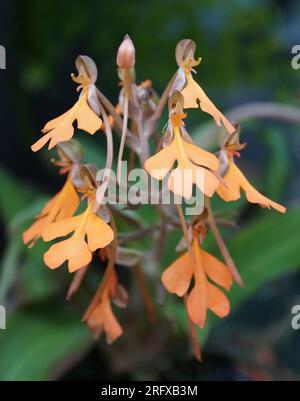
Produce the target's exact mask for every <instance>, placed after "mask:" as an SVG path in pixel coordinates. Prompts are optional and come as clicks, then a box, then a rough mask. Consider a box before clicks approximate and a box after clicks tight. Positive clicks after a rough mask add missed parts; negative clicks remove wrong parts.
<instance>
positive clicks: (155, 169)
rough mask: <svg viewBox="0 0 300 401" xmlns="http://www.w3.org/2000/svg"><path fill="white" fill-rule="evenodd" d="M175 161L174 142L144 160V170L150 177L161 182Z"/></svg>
mask: <svg viewBox="0 0 300 401" xmlns="http://www.w3.org/2000/svg"><path fill="white" fill-rule="evenodd" d="M175 160H176V149H175V144H174V142H172V143H171V144H170V145H169V146H167V147H166V148H164V149H162V150H161V151H159V152H158V153H157V154H156V155H154V156H152V157H150V158H149V159H148V160H146V162H145V165H144V168H145V170H146V171H147V172H148V173H149V174H150V175H151V176H152V177H154V178H156V179H157V180H162V179H163V178H164V177H165V176H166V175H167V173H168V172H169V171H170V170H171V168H172V167H173V164H174V163H175Z"/></svg>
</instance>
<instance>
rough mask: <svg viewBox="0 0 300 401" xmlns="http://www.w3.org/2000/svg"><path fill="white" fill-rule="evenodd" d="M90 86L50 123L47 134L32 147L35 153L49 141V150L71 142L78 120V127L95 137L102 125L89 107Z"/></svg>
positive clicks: (47, 125) (45, 128) (44, 129)
mask: <svg viewBox="0 0 300 401" xmlns="http://www.w3.org/2000/svg"><path fill="white" fill-rule="evenodd" d="M88 96H89V86H87V87H85V88H84V89H83V93H82V94H81V96H80V97H79V99H78V101H77V102H76V103H75V104H74V106H73V107H72V108H71V109H69V110H68V111H67V112H65V113H64V114H62V115H61V116H59V117H57V118H54V119H53V120H51V121H49V122H48V123H47V124H46V125H45V126H44V128H43V129H42V132H43V133H44V134H45V135H44V136H43V137H42V138H40V139H39V140H38V141H37V142H35V144H33V145H32V146H31V149H32V150H33V152H36V151H38V150H40V149H41V148H42V147H43V146H44V145H45V144H46V143H47V142H48V141H50V143H49V146H48V149H52V148H53V147H54V146H55V145H57V144H58V143H60V142H64V141H69V140H70V139H71V138H72V137H73V135H74V127H73V123H74V121H75V120H77V127H78V128H79V129H82V130H84V131H87V132H88V133H89V134H91V135H93V134H94V133H95V132H96V131H97V130H98V129H99V128H100V127H101V125H102V121H101V119H100V118H99V117H98V116H97V114H96V113H95V112H94V111H93V110H92V109H91V108H90V107H89V104H88Z"/></svg>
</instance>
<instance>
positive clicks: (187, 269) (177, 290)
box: [161, 252, 193, 297]
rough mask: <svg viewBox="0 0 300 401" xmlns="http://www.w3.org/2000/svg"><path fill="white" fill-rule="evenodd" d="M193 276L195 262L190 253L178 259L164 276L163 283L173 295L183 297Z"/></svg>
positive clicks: (162, 277)
mask: <svg viewBox="0 0 300 401" xmlns="http://www.w3.org/2000/svg"><path fill="white" fill-rule="evenodd" d="M192 276H193V262H192V260H191V257H190V255H189V253H188V252H186V253H185V254H184V255H182V256H180V257H179V258H178V259H176V260H175V261H174V262H173V263H172V264H171V265H170V266H169V267H168V268H167V269H166V270H165V271H164V272H163V274H162V276H161V281H162V283H163V285H164V287H165V288H166V289H167V290H168V291H169V292H170V293H171V294H176V295H178V296H179V297H182V296H183V295H184V294H185V293H186V292H187V290H188V288H189V286H190V283H191V280H192Z"/></svg>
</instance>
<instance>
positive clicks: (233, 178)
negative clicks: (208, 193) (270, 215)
mask: <svg viewBox="0 0 300 401" xmlns="http://www.w3.org/2000/svg"><path fill="white" fill-rule="evenodd" d="M229 168H230V175H229V176H228V173H229V172H228V173H227V179H226V180H225V182H226V183H227V182H228V185H229V186H230V191H231V194H232V193H233V192H232V188H236V186H237V183H239V185H240V187H241V188H242V189H243V191H244V192H245V195H246V198H247V200H248V201H249V202H251V203H258V204H259V205H261V206H262V207H267V208H270V207H272V208H273V209H275V210H277V211H278V212H280V213H285V211H286V208H285V207H284V206H282V205H280V204H278V203H276V202H274V201H272V200H271V199H269V198H267V197H266V196H264V195H262V194H261V193H260V192H258V191H257V190H256V189H255V188H254V187H253V186H252V185H251V184H250V183H249V181H248V180H247V178H246V177H245V176H244V174H243V173H242V172H241V170H240V169H239V168H238V167H237V166H236V164H235V163H234V161H231V163H230V165H229ZM220 196H221V195H220ZM221 197H222V196H221ZM223 199H224V198H223ZM225 200H227V199H225ZM229 200H232V199H229Z"/></svg>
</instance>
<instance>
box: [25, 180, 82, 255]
mask: <svg viewBox="0 0 300 401" xmlns="http://www.w3.org/2000/svg"><path fill="white" fill-rule="evenodd" d="M78 204H79V198H78V195H77V193H76V190H75V188H74V185H73V183H72V179H71V177H70V175H69V176H68V178H67V181H66V183H65V185H64V186H63V188H62V190H61V191H59V192H58V193H57V194H56V195H55V196H54V197H53V198H52V199H51V200H50V201H49V202H47V203H46V205H45V206H44V208H43V209H42V211H41V212H40V214H39V215H38V216H36V220H35V222H34V223H33V224H32V226H31V227H29V228H28V229H27V230H26V231H25V232H24V233H23V241H24V244H29V248H31V247H32V246H33V245H34V244H35V242H36V241H37V240H38V239H39V238H40V237H41V236H42V234H43V232H44V230H45V228H46V227H48V226H49V224H51V223H53V222H55V221H60V220H63V219H66V218H68V217H71V216H73V214H74V213H75V212H76V209H77V207H78Z"/></svg>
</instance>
